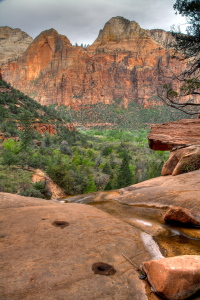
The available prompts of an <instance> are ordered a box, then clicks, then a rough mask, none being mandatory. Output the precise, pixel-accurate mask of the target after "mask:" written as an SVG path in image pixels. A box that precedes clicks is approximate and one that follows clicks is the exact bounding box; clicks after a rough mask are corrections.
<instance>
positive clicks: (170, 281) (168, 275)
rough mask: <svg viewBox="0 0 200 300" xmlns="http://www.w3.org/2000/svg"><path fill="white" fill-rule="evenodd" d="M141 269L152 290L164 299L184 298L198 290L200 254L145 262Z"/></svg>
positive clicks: (199, 287)
mask: <svg viewBox="0 0 200 300" xmlns="http://www.w3.org/2000/svg"><path fill="white" fill-rule="evenodd" d="M143 269H144V271H145V272H146V274H147V277H148V281H149V282H150V284H151V286H152V287H153V289H154V291H155V292H156V293H158V294H159V295H160V296H162V297H164V299H169V300H184V299H187V298H188V297H190V296H191V295H193V294H195V293H196V292H197V291H199V290H200V255H183V256H176V257H170V258H164V259H159V260H153V261H149V262H145V263H144V264H143Z"/></svg>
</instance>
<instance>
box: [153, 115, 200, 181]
mask: <svg viewBox="0 0 200 300" xmlns="http://www.w3.org/2000/svg"><path fill="white" fill-rule="evenodd" d="M199 132H200V119H189V120H187V119H186V120H179V121H176V122H168V123H163V124H158V125H153V126H151V131H150V133H149V135H148V140H149V147H150V148H151V149H153V150H156V151H157V150H160V151H166V150H170V151H171V153H170V156H169V159H168V160H167V162H166V163H165V164H164V166H163V168H162V175H171V174H172V175H178V174H181V173H185V172H191V171H194V170H198V169H199V168H200V135H199Z"/></svg>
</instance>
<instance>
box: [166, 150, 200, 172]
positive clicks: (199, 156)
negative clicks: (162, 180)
mask: <svg viewBox="0 0 200 300" xmlns="http://www.w3.org/2000/svg"><path fill="white" fill-rule="evenodd" d="M198 169H200V146H197V145H192V146H189V147H184V148H181V149H178V150H176V151H172V152H171V154H170V157H169V159H168V160H167V161H166V163H165V164H164V165H163V168H162V172H161V174H162V175H173V176H174V175H178V174H182V173H187V172H191V171H195V170H198Z"/></svg>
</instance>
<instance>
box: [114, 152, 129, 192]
mask: <svg viewBox="0 0 200 300" xmlns="http://www.w3.org/2000/svg"><path fill="white" fill-rule="evenodd" d="M131 184H133V174H132V172H131V169H130V167H129V156H128V153H127V152H126V151H124V152H123V159H122V163H121V166H120V169H119V174H118V176H117V188H123V187H126V186H129V185H131Z"/></svg>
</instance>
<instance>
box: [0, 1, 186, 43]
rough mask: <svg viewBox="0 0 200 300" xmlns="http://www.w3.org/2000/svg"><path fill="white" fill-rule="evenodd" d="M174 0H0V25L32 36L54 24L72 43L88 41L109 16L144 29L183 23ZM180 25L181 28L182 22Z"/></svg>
mask: <svg viewBox="0 0 200 300" xmlns="http://www.w3.org/2000/svg"><path fill="white" fill-rule="evenodd" d="M175 2H176V0H0V26H10V27H12V28H20V29H22V30H23V31H25V32H27V33H28V34H29V35H30V36H32V37H33V38H35V37H36V36H37V35H38V34H40V32H41V31H43V30H46V29H50V28H54V29H56V30H57V31H58V32H59V33H60V34H64V35H66V36H67V37H68V39H69V40H70V41H71V43H72V44H75V43H76V42H77V43H78V44H81V43H83V44H91V43H93V42H94V40H95V39H96V38H97V36H98V33H99V30H100V29H102V28H103V26H104V25H105V23H106V22H107V21H108V20H109V19H110V18H112V17H116V16H122V17H125V18H126V19H129V20H130V21H136V22H138V23H139V25H140V26H141V27H142V28H144V29H157V28H158V29H164V30H167V31H168V30H170V27H171V26H172V25H173V24H176V25H178V24H184V23H185V21H184V19H183V18H182V17H181V16H180V15H176V14H175V11H174V9H173V4H174V3H175ZM181 28H183V29H184V26H182V27H181Z"/></svg>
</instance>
